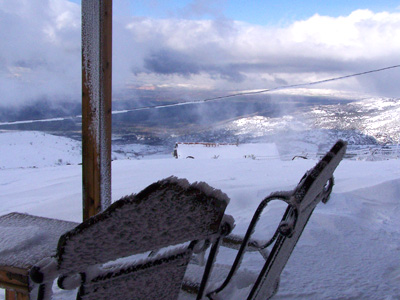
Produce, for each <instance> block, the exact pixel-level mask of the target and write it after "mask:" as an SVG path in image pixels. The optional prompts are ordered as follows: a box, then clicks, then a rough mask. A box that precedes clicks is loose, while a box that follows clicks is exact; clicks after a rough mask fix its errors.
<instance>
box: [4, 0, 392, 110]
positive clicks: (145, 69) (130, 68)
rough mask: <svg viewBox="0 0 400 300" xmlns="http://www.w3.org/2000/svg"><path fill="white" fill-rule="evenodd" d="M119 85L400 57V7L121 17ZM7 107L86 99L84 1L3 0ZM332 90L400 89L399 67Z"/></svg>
mask: <svg viewBox="0 0 400 300" xmlns="http://www.w3.org/2000/svg"><path fill="white" fill-rule="evenodd" d="M113 26H114V29H113V30H114V36H113V40H114V44H113V55H114V56H113V57H114V60H113V70H114V73H113V80H114V90H116V91H117V90H118V89H120V88H122V87H127V86H132V84H133V85H135V84H136V85H154V86H162V85H165V84H167V85H171V84H172V85H175V86H179V85H182V84H184V85H185V86H190V87H196V86H197V87H199V88H204V87H207V88H215V89H255V88H261V89H264V88H270V87H274V86H277V85H282V84H297V83H301V82H306V81H313V80H320V79H324V78H329V77H335V76H340V75H344V74H349V73H356V72H360V71H365V70H368V69H374V68H379V67H383V66H388V65H394V64H399V60H398V53H400V13H386V12H381V13H374V12H371V11H368V10H357V11H354V12H353V13H352V14H350V15H348V16H342V17H337V18H333V17H329V16H320V15H314V16H313V17H311V18H309V19H307V20H303V21H297V22H294V23H293V24H291V25H290V26H288V27H285V28H271V27H262V26H256V25H252V24H246V23H242V22H236V21H233V20H227V19H224V18H217V19H215V20H208V21H194V20H184V19H164V20H154V19H150V18H133V17H127V16H124V17H123V18H122V17H121V18H119V17H118V16H117V17H115V18H114V25H113ZM0 38H1V40H2V41H6V42H5V43H2V44H1V45H0V94H1V95H2V101H1V103H0V105H4V104H7V105H9V104H19V103H22V102H24V101H33V100H35V99H37V98H40V97H50V98H53V97H54V98H58V99H60V98H64V99H65V98H75V99H76V100H77V101H79V98H80V78H81V77H80V59H81V55H80V7H79V5H77V4H75V3H72V2H69V1H67V0H13V1H2V2H0ZM382 76H383V75H368V76H366V77H363V78H362V77H359V78H358V79H351V80H347V81H341V82H335V83H334V84H333V83H332V84H330V85H324V86H322V87H323V88H337V89H350V90H357V89H358V90H360V91H361V92H364V93H367V92H376V93H380V94H386V95H398V94H399V92H400V86H399V85H398V84H397V83H398V81H399V79H400V78H399V77H400V74H399V71H396V70H393V71H390V72H387V73H386V75H385V76H383V77H384V78H385V80H382V78H383V77H382Z"/></svg>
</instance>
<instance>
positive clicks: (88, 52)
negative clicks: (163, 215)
mask: <svg viewBox="0 0 400 300" xmlns="http://www.w3.org/2000/svg"><path fill="white" fill-rule="evenodd" d="M111 63H112V0H82V181H83V220H86V219H88V218H89V217H91V216H93V215H95V214H97V213H98V212H100V211H102V210H104V209H105V208H107V206H109V205H110V204H111V69H112V64H111Z"/></svg>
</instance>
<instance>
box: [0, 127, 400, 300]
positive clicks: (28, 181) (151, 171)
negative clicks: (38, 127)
mask: <svg viewBox="0 0 400 300" xmlns="http://www.w3.org/2000/svg"><path fill="white" fill-rule="evenodd" d="M1 136H2V134H0V141H2V140H1ZM14 138H15V139H18V138H19V136H18V135H17V133H16V135H15V137H13V136H9V137H8V139H7V143H11V144H12V141H13V139H14ZM48 138H49V139H51V138H52V137H51V136H48ZM51 143H52V142H49V145H50V144H51ZM38 145H39V144H38ZM46 145H47V144H46ZM29 146H30V147H33V148H34V147H35V145H34V144H33V145H30V144H29ZM64 146H65V147H66V148H64V149H61V150H60V152H59V153H58V154H57V155H55V156H54V157H61V158H63V156H60V155H65V153H68V151H65V149H67V148H68V149H70V148H69V146H68V145H64ZM0 147H2V145H0ZM38 147H41V146H40V145H39V146H38ZM260 147H262V145H260ZM33 148H32V149H31V152H32V151H33ZM259 150H260V151H262V149H259ZM76 151H77V152H78V154H79V150H76ZM20 154H21V155H22V153H20ZM2 155H3V154H2ZM21 155H11V153H9V156H7V159H6V160H7V164H8V165H7V166H8V167H7V168H2V169H0V203H1V206H0V215H3V214H7V213H9V212H14V211H15V212H23V213H29V214H33V215H39V216H44V217H53V218H59V219H64V220H71V221H76V222H79V221H81V215H82V212H81V211H82V206H81V197H82V192H81V166H79V165H78V164H71V165H58V164H57V160H56V161H55V163H53V164H52V165H51V164H49V165H48V164H43V165H39V166H37V167H36V168H32V167H30V166H31V164H29V163H26V162H25V160H23V159H22V158H21ZM27 155H30V154H29V153H28V154H27ZM35 157H36V156H34V155H33V158H34V159H35ZM28 158H29V157H28ZM28 158H27V159H28ZM1 160H2V161H3V164H5V163H4V158H3V156H1ZM316 162H317V161H316V160H294V161H282V160H279V159H277V158H276V159H269V160H252V159H243V158H239V157H237V158H234V157H232V158H230V159H210V158H204V159H174V158H173V157H172V156H165V157H160V156H157V157H156V158H154V159H145V160H117V161H114V162H113V165H112V193H113V196H112V198H113V199H114V200H117V199H119V198H120V197H122V196H124V195H127V194H131V193H136V192H139V191H140V190H142V189H143V188H145V187H146V186H147V185H149V184H151V183H152V182H154V181H157V180H159V179H162V178H166V177H169V176H171V175H174V176H177V177H181V178H187V179H188V180H189V181H190V182H194V181H205V182H207V183H208V184H209V185H211V186H213V187H215V188H218V189H221V190H222V191H223V192H225V193H226V194H227V195H228V196H229V197H230V198H231V201H230V204H229V205H228V208H227V213H228V214H231V215H233V216H234V217H235V221H236V227H235V229H234V233H238V234H239V233H244V231H245V229H246V227H247V225H248V223H249V221H250V219H251V217H252V214H253V212H254V210H255V208H256V207H257V205H258V203H259V202H260V201H261V200H262V199H263V198H264V197H266V196H268V195H269V194H270V193H271V192H273V191H280V190H289V189H292V188H294V187H295V185H296V184H297V183H298V181H299V180H300V178H301V177H302V175H303V174H304V172H305V171H306V170H308V169H310V168H312V167H313V166H314V165H315V164H316ZM282 212H283V206H282V205H281V204H280V203H279V202H277V203H273V204H272V205H270V206H269V207H268V208H267V210H266V213H265V215H264V216H263V218H262V219H261V221H260V224H259V227H258V229H257V231H256V236H257V237H260V238H264V239H266V238H267V237H266V235H267V236H268V234H270V233H271V232H272V231H273V230H275V228H276V225H277V222H278V221H279V219H280V217H281V214H282ZM399 215H400V160H398V159H397V160H386V161H354V160H344V161H342V162H341V164H340V165H339V167H338V169H337V170H336V172H335V186H334V188H333V193H332V197H331V199H330V201H329V202H328V203H327V204H326V205H323V204H320V205H318V206H317V208H316V210H315V211H314V214H313V215H312V217H311V219H310V222H309V224H308V225H307V227H306V229H305V231H304V233H303V235H302V237H301V239H300V241H299V243H298V245H297V246H296V248H295V250H294V252H293V255H292V257H291V258H290V260H289V262H288V264H287V266H286V268H285V270H284V272H283V274H282V277H281V285H280V289H279V292H278V294H277V295H276V296H275V298H274V299H315V300H317V299H318V300H319V299H348V300H350V299H377V300H378V299H384V300H395V299H400V218H399ZM0 255H1V253H0ZM233 255H234V252H233V250H226V249H222V250H221V251H220V254H219V257H218V261H217V262H218V263H221V264H229V263H231V262H232V260H233ZM261 264H262V259H261V257H260V256H259V255H253V254H252V255H247V256H246V257H245V259H244V261H243V265H242V268H245V269H247V270H248V271H249V272H250V273H248V274H255V273H257V272H258V271H259V269H260V267H261ZM249 278H251V276H250V277H243V278H238V280H237V281H236V282H237V283H238V285H237V286H232V287H231V289H232V290H233V291H234V298H232V299H242V298H243V294H245V293H246V288H244V289H237V288H238V287H241V286H240V284H239V283H240V282H242V283H243V282H245V281H246V280H249ZM0 299H4V293H1V294H0ZM57 299H61V300H64V299H65V300H66V299H75V298H74V296H72V294H71V293H70V292H67V293H58V294H57Z"/></svg>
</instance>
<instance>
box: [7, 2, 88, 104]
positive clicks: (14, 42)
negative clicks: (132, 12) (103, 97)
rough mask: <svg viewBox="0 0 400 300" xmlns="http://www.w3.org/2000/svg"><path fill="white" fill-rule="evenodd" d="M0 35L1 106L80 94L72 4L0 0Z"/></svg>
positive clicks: (77, 36) (76, 9) (75, 9)
mask: <svg viewBox="0 0 400 300" xmlns="http://www.w3.org/2000/svg"><path fill="white" fill-rule="evenodd" d="M0 39H1V40H2V41H3V43H2V45H1V47H0V94H1V95H2V102H1V105H19V104H20V103H24V102H26V101H35V100H38V99H44V98H49V99H50V100H51V99H53V98H68V97H74V96H75V95H76V93H77V94H78V95H79V94H80V64H79V61H80V9H79V6H78V5H77V4H73V3H70V2H68V1H64V0H47V1H46V0H40V1H37V0H33V1H29V0H15V1H14V0H13V1H2V2H1V3H0ZM4 41H5V42H4Z"/></svg>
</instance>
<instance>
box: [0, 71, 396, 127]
mask: <svg viewBox="0 0 400 300" xmlns="http://www.w3.org/2000/svg"><path fill="white" fill-rule="evenodd" d="M399 67H400V64H399V65H392V66H389V67H384V68H379V69H373V70H369V71H364V72H359V73H354V74H349V75H344V76H339V77H333V78H328V79H323V80H317V81H312V82H306V83H299V84H290V85H282V86H278V87H274V88H269V89H263V90H253V91H247V92H239V93H233V94H229V95H223V96H217V97H212V98H205V99H200V100H190V101H184V102H174V103H168V104H157V105H149V106H142V107H136V108H131V109H125V110H115V111H112V114H122V113H128V112H134V111H140V110H150V109H160V108H168V107H174V106H181V105H190V104H201V103H206V102H211V101H219V100H223V99H228V98H233V97H239V96H249V95H257V94H264V93H268V92H272V91H280V90H286V89H292V88H299V87H306V86H313V85H317V84H321V83H327V82H333V81H337V80H343V79H347V78H352V77H358V76H362V75H367V74H371V73H377V72H382V71H387V70H390V69H395V68H399ZM76 118H82V116H81V115H78V116H69V117H60V118H51V119H41V120H22V121H15V122H3V123H1V122H0V126H4V125H15V124H27V123H36V122H53V121H65V120H71V119H76Z"/></svg>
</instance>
